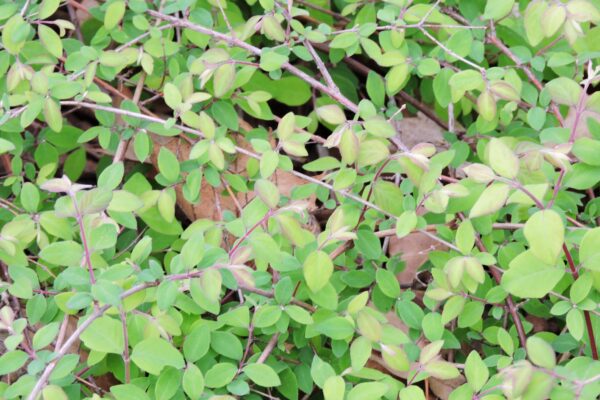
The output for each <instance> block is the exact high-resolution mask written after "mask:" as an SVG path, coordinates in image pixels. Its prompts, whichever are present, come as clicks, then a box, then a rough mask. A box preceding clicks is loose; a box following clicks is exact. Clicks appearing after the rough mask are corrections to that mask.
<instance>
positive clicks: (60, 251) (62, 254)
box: [40, 240, 83, 266]
mask: <svg viewBox="0 0 600 400" xmlns="http://www.w3.org/2000/svg"><path fill="white" fill-rule="evenodd" d="M82 257H83V247H81V245H80V244H79V243H77V242H74V241H72V240H67V241H64V242H55V243H51V244H49V245H48V246H46V247H44V248H43V249H42V251H40V258H41V259H43V260H46V261H48V262H49V263H51V264H55V265H63V266H79V265H80V264H81V259H82Z"/></svg>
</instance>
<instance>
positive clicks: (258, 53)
mask: <svg viewBox="0 0 600 400" xmlns="http://www.w3.org/2000/svg"><path fill="white" fill-rule="evenodd" d="M148 13H149V14H150V15H151V16H153V17H155V18H159V19H162V20H164V21H169V22H171V23H172V24H173V25H178V26H182V27H184V28H187V29H191V30H193V31H196V32H200V33H203V34H205V35H209V36H211V37H213V38H214V39H217V40H222V41H224V42H226V43H228V44H229V45H232V46H236V47H239V48H241V49H244V50H246V51H248V52H250V53H251V54H254V55H255V56H258V57H260V56H261V55H262V50H261V49H260V48H258V47H256V46H253V45H251V44H249V43H246V42H244V41H242V40H240V39H238V38H235V37H231V36H229V35H226V34H224V33H221V32H217V31H214V30H212V29H209V28H206V27H204V26H200V25H196V24H194V23H192V22H190V21H187V20H182V19H179V18H177V17H173V16H171V15H166V14H163V13H159V12H157V11H153V10H148ZM281 68H283V69H285V70H287V71H288V72H290V73H291V74H293V75H296V76H297V77H299V78H300V79H302V80H304V81H306V82H307V83H308V84H309V85H311V86H312V87H313V88H315V89H317V90H319V91H321V92H323V93H325V94H326V95H328V96H329V97H331V98H332V99H334V100H337V101H338V102H339V103H340V104H341V105H343V106H344V107H346V108H347V109H348V110H350V111H352V112H355V113H356V112H358V106H357V105H356V104H354V103H353V102H352V101H350V100H349V99H348V98H346V97H345V96H344V95H343V94H341V93H336V92H334V91H333V90H332V89H331V88H329V87H327V86H326V85H324V84H322V83H321V82H319V81H318V80H316V79H315V78H313V77H312V76H310V75H308V74H307V73H306V72H304V71H302V70H300V69H299V68H297V67H295V66H293V65H292V64H290V63H289V62H285V63H283V64H282V65H281Z"/></svg>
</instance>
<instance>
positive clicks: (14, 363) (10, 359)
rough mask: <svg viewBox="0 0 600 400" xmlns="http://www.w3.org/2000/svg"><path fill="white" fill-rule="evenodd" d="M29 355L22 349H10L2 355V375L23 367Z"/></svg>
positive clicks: (0, 364)
mask: <svg viewBox="0 0 600 400" xmlns="http://www.w3.org/2000/svg"><path fill="white" fill-rule="evenodd" d="M28 359H29V356H28V355H27V353H25V352H24V351H21V350H13V351H8V352H6V353H4V354H2V355H1V356H0V375H3V376H5V375H8V374H10V373H11V372H14V371H16V370H18V369H19V368H21V367H22V366H23V365H25V363H26V362H27V360H28Z"/></svg>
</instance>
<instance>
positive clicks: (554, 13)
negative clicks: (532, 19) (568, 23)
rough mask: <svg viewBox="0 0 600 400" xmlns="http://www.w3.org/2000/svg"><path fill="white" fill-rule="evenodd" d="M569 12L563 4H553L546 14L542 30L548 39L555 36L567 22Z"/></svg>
mask: <svg viewBox="0 0 600 400" xmlns="http://www.w3.org/2000/svg"><path fill="white" fill-rule="evenodd" d="M566 16H567V10H566V8H565V7H564V6H563V5H562V4H552V5H551V6H550V7H548V9H546V11H545V12H544V15H543V19H544V23H543V24H541V25H542V30H543V31H544V35H546V37H550V36H553V35H554V34H555V33H556V32H557V31H558V30H559V29H560V27H561V26H562V24H563V23H564V22H565V18H566Z"/></svg>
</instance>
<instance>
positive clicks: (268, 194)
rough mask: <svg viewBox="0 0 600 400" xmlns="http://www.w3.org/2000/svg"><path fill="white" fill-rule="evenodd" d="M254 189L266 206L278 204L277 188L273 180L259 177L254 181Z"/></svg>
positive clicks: (274, 206)
mask: <svg viewBox="0 0 600 400" xmlns="http://www.w3.org/2000/svg"><path fill="white" fill-rule="evenodd" d="M254 190H255V191H256V194H257V195H258V197H259V198H260V199H261V200H262V201H263V202H264V203H265V204H266V205H267V207H269V208H271V209H274V208H276V207H277V204H279V190H278V189H277V186H275V185H274V184H273V182H271V181H268V180H266V179H259V180H257V181H256V182H255V183H254Z"/></svg>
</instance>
